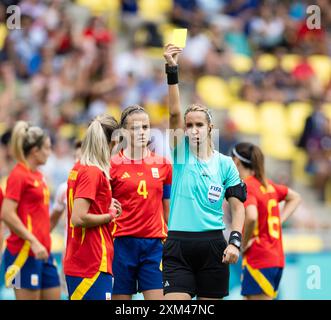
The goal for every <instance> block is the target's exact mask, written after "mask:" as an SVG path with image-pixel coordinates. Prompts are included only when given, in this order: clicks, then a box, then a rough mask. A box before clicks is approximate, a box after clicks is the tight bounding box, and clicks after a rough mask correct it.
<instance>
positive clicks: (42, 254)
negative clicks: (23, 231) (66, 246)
mask: <svg viewBox="0 0 331 320" xmlns="http://www.w3.org/2000/svg"><path fill="white" fill-rule="evenodd" d="M31 250H32V252H33V254H34V255H35V257H36V259H39V260H47V259H48V251H47V249H46V248H45V247H44V246H43V245H42V244H41V243H40V242H39V241H38V240H34V241H32V242H31Z"/></svg>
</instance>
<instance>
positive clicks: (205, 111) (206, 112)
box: [184, 103, 214, 150]
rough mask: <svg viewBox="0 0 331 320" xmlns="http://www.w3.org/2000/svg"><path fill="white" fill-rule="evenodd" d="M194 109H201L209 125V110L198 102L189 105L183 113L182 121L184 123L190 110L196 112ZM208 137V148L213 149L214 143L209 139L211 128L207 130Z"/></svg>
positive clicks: (210, 121)
mask: <svg viewBox="0 0 331 320" xmlns="http://www.w3.org/2000/svg"><path fill="white" fill-rule="evenodd" d="M196 111H201V112H203V113H204V114H205V115H206V120H207V124H208V125H211V124H212V116H211V113H210V111H209V109H208V108H207V107H205V106H203V105H201V104H199V103H194V104H192V105H190V106H189V107H188V108H187V109H186V111H185V113H184V122H185V124H186V116H187V115H188V114H189V113H190V112H196ZM208 139H209V148H210V150H213V149H214V144H213V141H212V139H211V130H210V131H209V132H208Z"/></svg>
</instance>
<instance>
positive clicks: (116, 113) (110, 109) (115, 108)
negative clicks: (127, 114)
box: [106, 104, 122, 121]
mask: <svg viewBox="0 0 331 320" xmlns="http://www.w3.org/2000/svg"><path fill="white" fill-rule="evenodd" d="M106 113H107V114H110V115H112V116H113V117H114V118H115V119H116V120H117V121H120V119H121V113H122V111H121V108H120V106H119V105H117V104H109V105H108V106H107V111H106Z"/></svg>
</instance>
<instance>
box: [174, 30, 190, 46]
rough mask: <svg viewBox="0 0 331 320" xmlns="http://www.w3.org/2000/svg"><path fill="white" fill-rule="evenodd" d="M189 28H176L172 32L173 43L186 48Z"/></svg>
mask: <svg viewBox="0 0 331 320" xmlns="http://www.w3.org/2000/svg"><path fill="white" fill-rule="evenodd" d="M186 36H187V29H174V30H173V32H172V44H173V45H175V46H176V47H179V48H185V44H186Z"/></svg>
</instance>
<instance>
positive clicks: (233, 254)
mask: <svg viewBox="0 0 331 320" xmlns="http://www.w3.org/2000/svg"><path fill="white" fill-rule="evenodd" d="M239 253H240V252H239V249H238V248H237V247H235V246H234V245H232V244H229V245H228V246H227V247H226V249H225V250H224V253H223V259H222V263H226V264H235V263H237V262H238V259H239Z"/></svg>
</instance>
